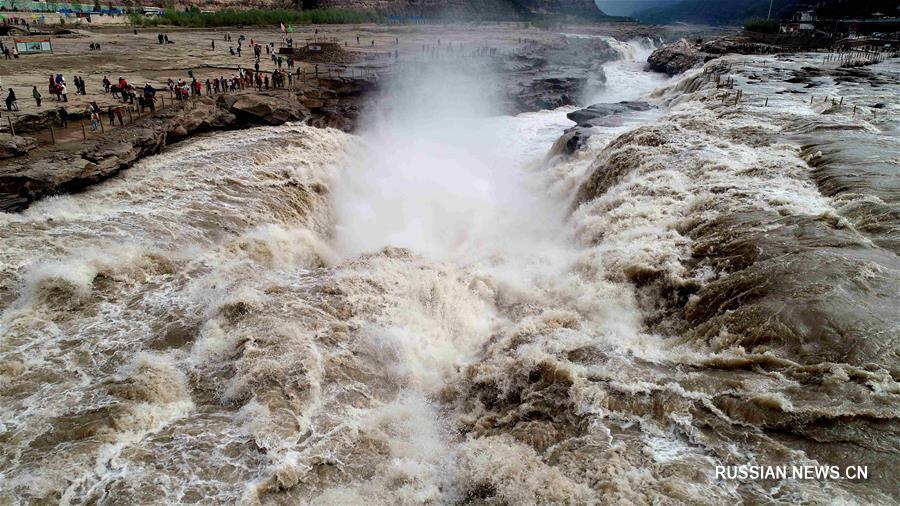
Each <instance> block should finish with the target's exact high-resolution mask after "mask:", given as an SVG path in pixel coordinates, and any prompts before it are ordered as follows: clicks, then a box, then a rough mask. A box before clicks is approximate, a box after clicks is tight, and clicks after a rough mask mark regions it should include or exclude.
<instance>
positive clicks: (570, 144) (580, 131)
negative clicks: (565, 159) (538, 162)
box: [550, 126, 594, 156]
mask: <svg viewBox="0 0 900 506" xmlns="http://www.w3.org/2000/svg"><path fill="white" fill-rule="evenodd" d="M592 135H594V130H593V129H592V128H591V127H580V126H576V127H572V128H570V129H568V130H566V131H565V133H564V134H563V135H562V136H561V137H560V138H559V139H557V140H556V142H555V143H554V144H553V147H552V148H551V149H550V155H551V156H559V155H562V156H571V155H573V154H575V153H576V152H578V151H580V150H581V149H582V148H584V147H585V146H586V145H587V142H588V139H590V138H591V136H592Z"/></svg>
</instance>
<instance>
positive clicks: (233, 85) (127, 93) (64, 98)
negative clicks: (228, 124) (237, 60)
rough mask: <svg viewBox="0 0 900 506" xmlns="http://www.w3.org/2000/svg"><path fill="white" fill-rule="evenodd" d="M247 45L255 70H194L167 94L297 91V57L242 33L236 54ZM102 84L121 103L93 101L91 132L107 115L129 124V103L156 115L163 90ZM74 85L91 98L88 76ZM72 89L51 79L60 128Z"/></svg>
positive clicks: (11, 95)
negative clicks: (265, 65)
mask: <svg viewBox="0 0 900 506" xmlns="http://www.w3.org/2000/svg"><path fill="white" fill-rule="evenodd" d="M223 40H224V41H225V42H226V43H231V42H232V41H233V39H232V36H231V34H225V35H224V36H223ZM157 41H158V42H159V44H173V43H174V42H173V41H172V40H170V39H169V36H168V34H165V33H159V34H157ZM285 42H286V43H287V45H288V46H289V47H291V46H293V40H292V39H285ZM245 44H246V47H248V48H249V50H250V51H252V54H253V69H245V68H244V67H243V66H242V65H239V66H238V70H237V72H235V73H232V74H231V76H230V77H227V76H226V75H224V74H222V75H220V76H219V77H210V78H207V79H205V80H202V79H198V78H197V77H195V76H194V73H193V71H188V78H187V79H183V78H179V79H172V78H170V79H168V80H167V82H166V87H165V88H161V89H162V90H165V89H166V88H167V89H168V91H169V92H170V93H171V95H170V96H171V98H173V99H175V100H186V99H190V98H192V97H199V96H202V95H204V94H205V95H207V96H210V95H215V94H220V93H226V92H233V91H238V90H245V89H252V88H254V87H255V88H256V89H257V90H259V91H261V90H263V89H266V90H268V89H284V88H287V87H292V86H293V84H294V79H295V78H296V79H299V78H300V76H301V72H300V69H299V66H298V65H297V62H296V61H295V60H294V58H293V57H290V56H288V57H283V56H280V55H279V54H278V51H277V50H276V48H275V43H259V42H258V41H256V40H254V39H253V38H250V39H249V41H248V39H247V37H246V36H244V35H240V36H239V37H238V38H237V44H236V46H235V45H230V46H229V51H230V53H231V54H233V55H235V56H240V55H241V51H242V49H243V48H244V47H245ZM215 47H216V44H215V40H212V41H211V48H212V49H213V50H215ZM90 48H91V50H92V51H96V50H99V49H100V44H99V43H91V45H90ZM0 52H3V54H4V55H5V57H6V58H8V59H9V58H18V53H17V52H15V48H13V49H12V51H10V48H8V47H6V46H4V45H3V43H2V42H0ZM263 53H265V55H266V58H267V59H269V60H271V62H272V65H273V67H275V68H274V70H272V71H271V72H263V71H261V70H260V67H261V60H262V57H263ZM316 74H318V66H316ZM101 84H102V90H103V93H106V94H109V96H110V97H111V98H113V99H115V101H116V104H115V105H109V106H107V107H106V110H105V111H104V110H103V109H102V108H101V107H100V105H98V104H97V102H96V101H91V102H90V105H89V106H88V109H87V111H86V115H87V116H88V117H89V118H90V121H91V130H97V129H98V128H101V121H102V118H103V116H104V115H105V116H107V118H108V120H109V124H110V125H114V124H115V123H116V122H118V123H119V125H120V126H124V119H123V110H124V109H123V105H125V104H135V103H136V104H137V105H138V106H139V108H140V111H141V112H144V111H145V110H148V109H149V110H150V112H154V111H155V110H156V102H157V92H158V91H159V90H158V89H157V88H156V87H154V86H153V85H151V84H150V83H146V84H144V85H143V86H135V85H134V84H132V83H130V82H129V81H128V80H127V79H125V78H124V77H123V76H119V77H118V78H117V79H116V80H111V79H110V78H109V76H103V79H102V81H101ZM71 86H73V87H74V90H75V94H76V95H83V96H86V95H88V91H87V84H86V82H85V80H84V78H83V77H81V76H78V75H76V76H73V77H72V82H71ZM69 89H70V84H69V82H67V81H66V79H65V78H64V77H63V75H62V74H61V73H56V74H53V75H51V76H49V78H48V80H47V91H48V93H49V95H50V96H55V97H56V101H57V102H59V103H60V104H59V107H58V111H57V114H58V117H59V121H60V123H59V124H60V126H61V127H63V128H65V127H67V125H68V118H69V112H68V109H67V106H66V105H64V104H66V103H68V102H69V96H68V93H69ZM2 92H3V86H2V83H0V93H2ZM31 95H32V98H33V99H34V103H35V106H36V107H38V108H40V107H41V106H42V102H43V100H44V97H43V95H42V94H41V92H40V91H39V90H38V87H37V86H33V87H32V92H31ZM17 100H18V99H17V96H16V93H15V91H14V90H13V89H9V90H7V95H6V109H7V111H18V110H19V106H18V103H17Z"/></svg>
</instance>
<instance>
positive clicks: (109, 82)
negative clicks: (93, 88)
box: [103, 76, 112, 93]
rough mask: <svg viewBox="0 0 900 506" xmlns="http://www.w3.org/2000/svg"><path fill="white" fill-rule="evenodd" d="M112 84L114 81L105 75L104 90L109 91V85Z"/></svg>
mask: <svg viewBox="0 0 900 506" xmlns="http://www.w3.org/2000/svg"><path fill="white" fill-rule="evenodd" d="M111 85H112V81H110V80H109V77H107V76H103V92H104V93H109V87H110V86H111Z"/></svg>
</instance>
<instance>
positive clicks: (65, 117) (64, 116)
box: [59, 106, 69, 128]
mask: <svg viewBox="0 0 900 506" xmlns="http://www.w3.org/2000/svg"><path fill="white" fill-rule="evenodd" d="M68 126H69V111H67V110H66V106H62V107H60V108H59V127H60V128H68Z"/></svg>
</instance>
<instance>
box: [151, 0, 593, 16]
mask: <svg viewBox="0 0 900 506" xmlns="http://www.w3.org/2000/svg"><path fill="white" fill-rule="evenodd" d="M157 2H159V3H165V2H164V1H162V0H157ZM176 4H177V5H178V6H199V7H201V8H234V9H241V8H266V7H268V8H284V7H300V8H304V9H310V8H317V7H321V8H339V9H352V10H374V11H380V12H384V13H386V14H389V15H411V16H437V15H444V14H449V15H468V16H479V15H484V16H501V17H516V16H528V15H534V14H551V15H553V14H564V15H574V16H581V17H589V18H599V17H604V16H605V14H604V13H603V12H602V11H601V10H600V9H599V8H597V5H596V4H595V3H594V0H176Z"/></svg>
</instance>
